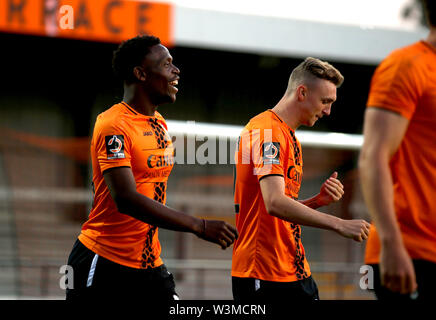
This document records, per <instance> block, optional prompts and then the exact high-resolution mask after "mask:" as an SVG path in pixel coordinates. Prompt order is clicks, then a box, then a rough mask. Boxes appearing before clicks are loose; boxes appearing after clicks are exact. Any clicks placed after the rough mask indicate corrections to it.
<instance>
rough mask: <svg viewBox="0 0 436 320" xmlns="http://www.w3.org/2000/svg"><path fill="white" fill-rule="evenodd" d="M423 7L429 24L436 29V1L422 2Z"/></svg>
mask: <svg viewBox="0 0 436 320" xmlns="http://www.w3.org/2000/svg"><path fill="white" fill-rule="evenodd" d="M422 6H423V7H424V14H425V16H426V18H427V21H428V23H429V24H430V25H431V26H433V27H436V1H435V0H422Z"/></svg>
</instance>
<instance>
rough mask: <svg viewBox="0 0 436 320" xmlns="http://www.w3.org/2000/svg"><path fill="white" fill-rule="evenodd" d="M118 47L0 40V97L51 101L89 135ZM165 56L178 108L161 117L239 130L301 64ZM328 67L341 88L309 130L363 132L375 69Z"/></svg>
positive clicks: (107, 96) (109, 91) (178, 53)
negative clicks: (176, 77) (176, 80)
mask: <svg viewBox="0 0 436 320" xmlns="http://www.w3.org/2000/svg"><path fill="white" fill-rule="evenodd" d="M116 46H117V45H116V44H108V43H95V42H87V41H78V40H69V39H56V38H47V37H34V36H24V35H12V34H0V48H1V49H0V74H1V77H0V94H1V95H7V96H12V97H13V96H22V95H26V96H28V97H32V98H34V99H35V100H38V99H41V100H47V99H49V100H50V101H52V102H53V103H55V104H56V105H58V106H59V107H60V108H61V110H63V112H64V115H65V117H69V118H70V119H71V120H73V122H74V133H75V135H77V136H86V135H89V132H90V127H91V126H92V123H93V121H94V119H92V118H93V117H94V114H95V110H96V109H97V111H98V112H99V111H102V110H104V109H106V108H107V107H110V105H111V104H112V103H116V102H118V101H119V100H120V99H121V97H122V87H121V84H120V83H119V82H117V81H116V80H115V79H114V78H113V76H112V70H111V59H112V52H113V50H115V49H116ZM170 51H171V54H172V55H173V57H174V63H175V64H176V65H177V66H178V67H179V68H180V69H181V81H180V84H179V89H180V90H179V94H178V98H177V102H176V103H175V104H173V105H165V106H161V107H160V109H159V111H160V112H161V113H162V114H163V115H164V117H166V118H167V119H179V120H195V121H204V122H215V123H230V124H237V125H244V124H245V123H246V122H247V121H248V120H249V119H250V118H251V117H252V116H254V115H256V114H257V113H259V112H262V111H263V110H265V109H266V108H271V107H273V106H274V105H275V103H277V102H278V100H279V99H280V98H281V96H282V95H283V93H284V91H285V89H286V85H287V81H288V77H289V74H290V72H291V70H292V69H293V68H294V67H295V66H296V65H297V64H298V63H300V62H301V59H292V58H288V57H272V56H271V57H270V56H261V55H255V54H242V53H234V52H225V51H215V50H201V49H192V48H185V47H176V48H172V49H171V50H170ZM318 58H321V59H323V57H318ZM329 62H331V63H332V64H334V65H335V66H336V67H337V68H338V69H339V70H340V71H341V72H342V73H343V75H344V76H345V82H344V84H343V86H342V87H341V88H340V89H339V90H338V100H337V102H336V103H335V104H334V108H333V110H332V114H331V116H330V117H328V118H323V119H322V120H321V121H319V122H318V123H317V124H316V126H315V127H314V128H311V129H310V130H322V131H336V132H346V133H361V129H362V121H363V112H364V106H365V102H366V98H367V93H368V88H369V82H370V78H371V75H372V73H373V71H374V68H375V66H368V65H358V64H349V63H341V62H338V61H329ZM102 96H103V97H104V99H100V100H98V101H97V100H96V99H97V97H102ZM102 101H104V102H103V103H102ZM93 110H94V113H93ZM35 112H38V110H35Z"/></svg>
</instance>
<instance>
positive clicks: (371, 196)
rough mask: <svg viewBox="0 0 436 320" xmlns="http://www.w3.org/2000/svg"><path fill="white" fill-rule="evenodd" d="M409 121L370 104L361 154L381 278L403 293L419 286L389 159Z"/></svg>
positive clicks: (361, 177)
mask: <svg viewBox="0 0 436 320" xmlns="http://www.w3.org/2000/svg"><path fill="white" fill-rule="evenodd" d="M408 124H409V121H408V120H407V119H406V118H404V117H403V116H401V115H400V114H397V113H394V112H390V111H386V110H383V109H379V108H368V109H367V110H366V113H365V121H364V130H363V134H364V143H363V147H362V151H361V153H360V158H359V173H360V181H361V185H362V192H363V196H364V198H365V202H366V204H367V206H368V210H369V213H370V215H371V218H372V220H373V221H374V224H375V226H376V228H377V230H378V233H379V238H380V241H381V244H382V249H381V256H380V272H381V282H382V284H383V285H384V286H386V287H387V288H388V289H390V290H392V291H396V292H401V293H410V292H412V291H413V290H415V289H416V279H415V272H414V268H413V264H412V260H411V258H410V256H409V255H408V253H407V251H406V248H405V247H404V244H403V239H402V237H401V233H400V229H399V227H398V224H397V221H396V216H395V210H394V196H393V182H392V176H391V173H390V168H389V161H390V159H391V158H392V156H393V155H394V153H395V152H396V151H397V149H398V147H399V146H400V144H401V141H402V139H403V137H404V134H405V132H406V130H407V127H408Z"/></svg>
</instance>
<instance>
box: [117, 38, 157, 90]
mask: <svg viewBox="0 0 436 320" xmlns="http://www.w3.org/2000/svg"><path fill="white" fill-rule="evenodd" d="M160 43H161V42H160V39H159V38H157V37H154V36H150V35H140V36H136V37H134V38H131V39H128V40H126V41H123V42H122V43H121V44H120V45H119V47H118V48H117V49H116V50H115V51H114V54H113V58H112V69H113V71H114V74H115V76H116V77H117V78H119V79H121V80H124V81H125V82H127V83H133V82H135V81H136V78H135V76H134V74H133V68H135V67H136V66H139V65H141V63H142V61H143V59H144V57H145V56H146V55H147V54H148V53H149V52H150V48H151V47H153V46H155V45H157V44H160Z"/></svg>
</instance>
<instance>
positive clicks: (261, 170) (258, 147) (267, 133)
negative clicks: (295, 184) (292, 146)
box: [251, 126, 289, 180]
mask: <svg viewBox="0 0 436 320" xmlns="http://www.w3.org/2000/svg"><path fill="white" fill-rule="evenodd" d="M251 146H252V148H251V159H252V161H253V170H254V172H253V174H255V175H256V176H257V178H258V180H261V179H262V178H264V177H266V176H270V175H280V176H284V174H285V173H284V167H285V165H284V162H285V160H286V158H287V156H286V154H287V152H288V151H287V149H288V147H289V146H287V144H286V141H285V139H284V136H283V133H282V131H281V130H280V129H279V128H277V127H274V126H272V127H271V128H255V129H252V130H251Z"/></svg>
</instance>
